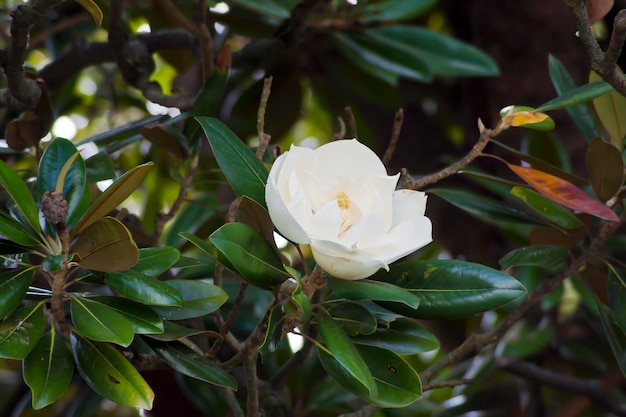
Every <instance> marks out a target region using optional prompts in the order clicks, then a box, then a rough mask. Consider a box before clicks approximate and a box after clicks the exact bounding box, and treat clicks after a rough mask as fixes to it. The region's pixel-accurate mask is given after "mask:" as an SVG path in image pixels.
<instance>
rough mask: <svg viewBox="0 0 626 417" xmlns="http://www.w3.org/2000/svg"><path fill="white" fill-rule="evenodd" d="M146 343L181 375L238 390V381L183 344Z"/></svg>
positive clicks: (147, 341)
mask: <svg viewBox="0 0 626 417" xmlns="http://www.w3.org/2000/svg"><path fill="white" fill-rule="evenodd" d="M146 343H147V344H148V346H150V348H151V349H152V350H154V351H155V352H156V354H157V355H159V357H160V358H161V359H162V360H163V362H165V363H167V364H168V365H169V366H171V367H172V368H174V369H175V370H177V371H178V372H180V373H181V374H183V375H187V376H190V377H192V378H195V379H199V380H200V381H204V382H208V383H209V384H213V385H218V386H220V387H226V388H230V389H232V390H235V391H236V390H237V381H236V380H235V378H233V377H232V376H231V375H230V374H229V373H228V372H226V371H224V370H223V369H222V368H221V367H220V366H219V365H217V364H216V363H214V362H212V361H210V360H208V359H207V358H205V357H204V356H201V355H199V354H197V353H196V352H194V351H193V350H191V349H189V348H188V347H185V346H184V345H182V344H181V343H179V342H173V343H162V342H157V341H154V340H149V339H146Z"/></svg>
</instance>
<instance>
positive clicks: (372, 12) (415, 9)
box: [358, 0, 437, 21]
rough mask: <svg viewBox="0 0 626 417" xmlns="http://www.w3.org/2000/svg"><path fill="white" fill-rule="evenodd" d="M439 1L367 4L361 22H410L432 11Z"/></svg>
mask: <svg viewBox="0 0 626 417" xmlns="http://www.w3.org/2000/svg"><path fill="white" fill-rule="evenodd" d="M435 4H437V0H412V1H405V0H384V1H378V2H369V3H366V5H365V7H363V9H362V10H358V12H359V13H362V16H361V21H372V20H373V21H377V20H408V19H414V18H416V17H419V16H421V15H422V14H424V13H425V12H427V11H428V10H430V9H431V8H432V7H433V6H434V5H435Z"/></svg>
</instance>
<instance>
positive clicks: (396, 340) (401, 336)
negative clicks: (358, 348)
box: [352, 319, 439, 355]
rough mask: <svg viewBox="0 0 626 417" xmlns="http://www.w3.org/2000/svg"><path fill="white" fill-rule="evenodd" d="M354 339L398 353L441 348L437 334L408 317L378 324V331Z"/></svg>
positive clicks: (404, 353)
mask: <svg viewBox="0 0 626 417" xmlns="http://www.w3.org/2000/svg"><path fill="white" fill-rule="evenodd" d="M352 341H353V342H354V343H357V344H361V345H369V346H376V347H379V348H382V349H387V350H390V351H392V352H395V353H397V354H398V355H414V354H418V353H423V352H429V351H431V350H435V349H437V348H439V342H438V341H437V338H436V337H435V336H433V335H432V334H431V333H430V332H429V331H428V330H426V329H425V328H424V327H422V326H421V325H420V324H419V323H417V322H415V321H414V320H407V319H398V320H394V321H392V322H390V323H389V324H388V325H387V326H386V327H383V326H378V329H376V332H374V333H372V334H368V335H358V336H355V337H353V338H352Z"/></svg>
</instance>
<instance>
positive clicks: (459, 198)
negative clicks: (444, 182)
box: [428, 188, 545, 225]
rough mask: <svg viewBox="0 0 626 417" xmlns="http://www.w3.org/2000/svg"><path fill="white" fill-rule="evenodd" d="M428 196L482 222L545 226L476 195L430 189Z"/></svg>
mask: <svg viewBox="0 0 626 417" xmlns="http://www.w3.org/2000/svg"><path fill="white" fill-rule="evenodd" d="M428 192H429V193H430V194H435V195H436V196H439V197H441V198H443V199H444V200H446V201H447V202H448V203H450V204H453V205H455V206H457V207H458V208H460V209H461V210H463V211H466V212H467V213H469V214H471V215H472V216H475V217H477V218H479V219H480V220H482V221H484V222H485V223H490V224H494V223H495V224H497V223H498V222H508V223H521V224H531V225H542V224H545V223H544V222H543V221H542V220H541V219H540V218H538V217H536V216H533V215H532V214H529V213H527V212H525V211H522V210H520V209H518V208H516V207H512V206H511V205H510V204H505V203H502V202H500V201H497V200H493V199H491V198H487V197H482V196H480V195H478V194H476V193H472V192H469V191H464V190H460V189H453V188H431V189H430V190H428Z"/></svg>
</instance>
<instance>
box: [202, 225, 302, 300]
mask: <svg viewBox="0 0 626 417" xmlns="http://www.w3.org/2000/svg"><path fill="white" fill-rule="evenodd" d="M209 240H210V241H211V243H213V245H215V247H216V249H217V250H218V251H219V252H220V255H218V257H217V258H216V259H215V260H216V261H218V262H220V263H222V264H223V265H224V266H225V267H227V268H230V267H233V268H235V269H234V271H233V272H236V273H238V274H239V275H241V277H242V278H243V279H245V280H246V281H248V282H250V283H251V284H254V285H257V286H259V287H262V288H268V287H272V286H274V285H279V284H281V283H282V282H283V281H285V280H286V279H287V278H289V277H290V274H289V273H288V272H287V271H286V270H285V268H284V267H283V264H282V261H281V259H280V258H279V257H278V255H277V254H276V252H275V251H274V248H272V246H271V245H270V244H269V243H268V242H267V240H265V238H264V237H263V235H262V234H261V233H260V232H258V231H256V230H255V229H253V228H252V227H250V226H248V225H247V224H243V223H227V224H225V225H223V226H222V227H220V228H219V229H217V230H216V231H215V232H213V233H212V234H211V236H209ZM223 259H226V260H227V262H221V261H222V260H223Z"/></svg>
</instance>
